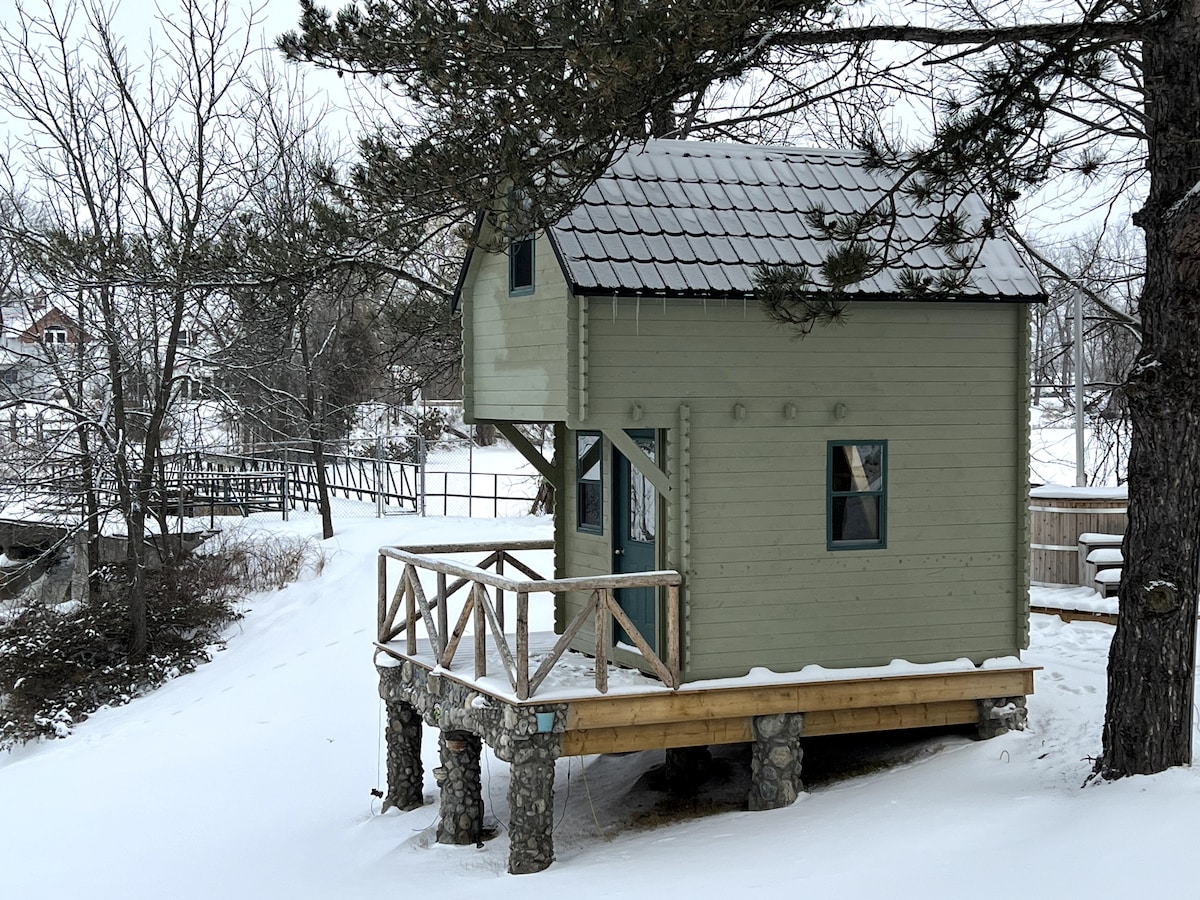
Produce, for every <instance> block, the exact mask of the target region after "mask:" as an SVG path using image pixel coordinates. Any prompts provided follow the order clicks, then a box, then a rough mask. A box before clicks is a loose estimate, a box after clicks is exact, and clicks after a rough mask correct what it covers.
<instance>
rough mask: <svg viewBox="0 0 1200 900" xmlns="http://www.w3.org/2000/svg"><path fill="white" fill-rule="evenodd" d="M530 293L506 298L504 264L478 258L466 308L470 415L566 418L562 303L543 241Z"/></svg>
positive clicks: (491, 256)
mask: <svg viewBox="0 0 1200 900" xmlns="http://www.w3.org/2000/svg"><path fill="white" fill-rule="evenodd" d="M534 272H535V275H534V288H535V290H534V292H533V293H532V294H525V295H517V296H509V293H508V256H507V255H506V254H504V253H483V252H482V251H477V252H476V253H475V254H474V257H473V259H472V267H471V278H470V280H469V281H468V285H467V288H466V291H465V293H466V295H467V296H466V297H465V299H464V302H465V303H466V304H469V308H468V309H467V310H465V313H466V317H465V319H464V327H465V328H468V329H469V330H470V334H469V335H468V337H467V339H465V340H464V350H465V351H466V353H467V354H468V360H467V369H468V376H467V379H466V380H467V383H468V385H469V390H470V394H471V401H470V405H471V411H472V413H473V415H474V416H475V417H477V418H480V419H500V420H502V421H515V422H552V421H563V420H564V419H565V418H566V404H567V299H566V296H565V293H564V288H563V280H562V272H561V271H560V269H559V267H558V262H557V260H556V259H555V257H554V251H553V249H551V247H550V245H549V242H548V241H547V239H546V237H545V235H539V236H538V240H537V244H536V246H535V248H534Z"/></svg>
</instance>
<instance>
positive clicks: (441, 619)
mask: <svg viewBox="0 0 1200 900" xmlns="http://www.w3.org/2000/svg"><path fill="white" fill-rule="evenodd" d="M449 603H450V600H449V598H447V597H446V573H445V572H438V573H437V620H438V634H440V635H441V636H442V637H443V638H448V637H449V635H450V632H449V630H448V629H447V625H449V619H450V613H449V611H448V610H447V609H446V607H447V606H448V605H449ZM443 649H444V648H443Z"/></svg>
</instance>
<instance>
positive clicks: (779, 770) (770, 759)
mask: <svg viewBox="0 0 1200 900" xmlns="http://www.w3.org/2000/svg"><path fill="white" fill-rule="evenodd" d="M753 729H754V745H753V748H752V750H751V753H752V756H751V761H750V797H749V802H750V809H751V810H752V811H758V810H763V809H782V808H783V807H785V806H791V805H792V804H793V803H795V802H796V798H797V797H798V796H800V791H802V790H803V789H804V785H803V784H802V783H801V781H800V763H801V761H802V760H803V759H804V751H803V750H802V749H801V747H800V732H801V731H803V730H804V715H803V714H802V713H780V714H778V715H773V716H755V717H754V721H753Z"/></svg>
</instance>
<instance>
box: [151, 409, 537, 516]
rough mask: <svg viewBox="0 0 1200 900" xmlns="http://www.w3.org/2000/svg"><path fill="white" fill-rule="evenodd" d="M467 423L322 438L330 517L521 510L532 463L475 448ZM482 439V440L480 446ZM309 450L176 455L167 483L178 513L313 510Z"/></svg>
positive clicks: (313, 469)
mask: <svg viewBox="0 0 1200 900" xmlns="http://www.w3.org/2000/svg"><path fill="white" fill-rule="evenodd" d="M480 437H481V436H479V435H477V434H476V433H475V428H474V427H470V428H467V429H462V428H457V427H451V428H450V429H449V430H447V431H444V432H443V433H442V435H441V436H440V437H439V438H438V439H437V440H433V441H426V440H424V439H423V438H422V437H421V436H420V435H419V434H412V435H406V436H404V437H403V438H402V439H396V438H392V437H383V436H380V437H377V438H375V439H373V440H362V439H360V440H355V441H345V442H339V443H336V444H334V443H327V444H326V445H325V446H324V447H323V448H322V454H321V455H322V457H323V459H322V466H321V468H323V471H324V481H325V484H326V488H327V490H328V493H329V497H330V510H331V512H332V514H333V516H334V517H335V518H337V517H347V518H348V517H362V516H377V517H382V516H388V515H423V516H477V517H489V518H490V517H502V516H519V515H528V514H529V513H530V512H531V510H532V509H533V505H534V502H535V500H536V498H537V496H538V491H539V488H540V486H541V482H540V478H539V476H537V475H536V473H535V472H534V471H533V469H532V467H531V466H529V464H528V463H527V462H525V460H524V459H523V458H522V457H521V456H520V454H519V453H518V452H517V451H516V450H514V449H513V448H512V447H510V446H508V445H507V444H506V443H503V442H501V441H496V442H495V443H492V444H491V445H490V446H479V442H480ZM489 439H490V435H489V436H487V437H484V438H483V440H484V441H485V442H486V441H487V440H489ZM317 469H318V465H317V459H316V456H315V454H314V453H313V451H312V449H311V447H306V446H301V445H271V446H263V445H260V446H256V447H254V448H252V449H210V450H206V451H204V452H202V453H195V454H187V455H186V457H185V458H181V459H180V460H179V462H178V464H177V467H175V471H174V472H173V473H172V477H170V478H169V479H168V480H169V481H172V482H174V486H173V488H172V490H171V493H172V495H173V496H174V497H175V498H176V499H177V502H178V503H179V505H180V507H181V511H182V512H183V513H184V514H185V515H199V516H204V515H208V516H212V517H215V516H219V515H234V514H239V513H240V514H246V513H250V512H272V511H278V512H279V513H280V515H281V516H282V517H283V518H287V517H288V516H289V515H290V514H292V513H315V512H316V511H317V510H318V509H319V507H318V498H319V494H320V482H321V478H320V474H319V473H318V471H317Z"/></svg>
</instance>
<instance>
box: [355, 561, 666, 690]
mask: <svg viewBox="0 0 1200 900" xmlns="http://www.w3.org/2000/svg"><path fill="white" fill-rule="evenodd" d="M553 547H554V542H553V541H519V542H513V541H508V542H500V543H478V544H436V545H423V546H410V547H382V548H380V550H379V571H378V588H379V594H378V622H377V625H378V629H377V641H378V644H379V645H380V646H381V648H382V649H384V650H387V647H386V645H387V644H388V643H390V642H391V641H394V640H396V639H397V638H398V637H399V636H400V635H401V634H404V635H405V638H406V643H405V656H406V657H407V658H412V659H413V661H414V662H420V663H422V664H423V665H424V664H425V661H424V660H420V659H418V658H417V657H418V640H417V622H418V620H419V621H421V622H422V624H423V625H424V627H425V633H426V634H427V635H428V637H429V641H430V644H431V646H432V657H433V658H432V660H431V661H430V662H431V663H432V665H436V666H438V667H439V668H442V669H446V670H449V669H450V668H451V666H452V665H453V663H454V657H455V654H456V653H457V651H458V646H459V644H460V642H461V641H462V638H463V636H464V635H465V634H466V629H467V624H468V622H470V623H472V636H471V640H472V642H473V644H474V658H475V667H474V672H475V677H476V678H482V677H483V676H485V675H486V674H487V652H488V650H487V635H488V632H489V631H490V632H491V635H492V640H493V642H494V647H495V649H496V651H497V652H498V653H499V656H500V661H501V664H502V666H503V668H504V672H505V675H506V676H507V677H508V681H509V684H510V685H511V686H512V689H513V690H514V691H515V692H516V695H517V698H518V699H519V700H527V699H529V698H530V697H532V696H533V695H534V694H535V693H536V691H537V689H538V687H539V686H540V685H541V684H542V682H543V681H544V680H545V679H546V676H547V675H549V674H550V672H551V670H552V669H553V668H554V666H555V664H556V663H557V662H558V661H559V660H560V659H561V658H562V656H563V654H564V653H565V652H566V651H567V648H568V647H569V646H570V644H571V642H572V641H573V640H574V639H575V637H576V635H578V633H579V631H580V630H581V629H582V628H583V626H584V624H586V623H587V622H588V621H591V622H593V623H594V631H595V636H596V642H595V658H596V665H595V683H596V690H597V691H599V692H600V693H602V694H603V693H605V692H607V690H608V651H609V644H610V642H611V635H612V624H613V622H614V621H615V622H616V623H617V624H619V625H620V626H621V628H623V629H624V631H625V633H626V634H627V635H628V636H629V638H630V640H632V641H633V643H634V645H635V646H636V647H637V648H638V650H639V651H640V652H641V654H642V658H643V659H644V660H645V661H646V663H647V665H648V667H649V668H650V670H651V671H652V672H653V673H654V674H655V675H656V676H657V677H658V678H659V679H660V680H661V681H662V682H663V684H665V685H667V686H668V687H671V688H677V687H678V686H679V646H680V641H679V586H680V585H681V584H682V583H683V577H682V576H681V575H680V574H679V573H678V572H673V571H670V570H663V571H653V572H634V573H628V574H623V575H599V576H590V577H581V578H554V579H551V578H543V577H542V576H541V575H539V574H538V573H537V572H535V571H533V570H532V569H530V568H529V567H528V566H527V565H526V564H525V563H523V562H522V561H521V560H519V559H517V558H516V557H515V556H513V555H512V554H513V553H514V552H516V551H519V550H550V549H553ZM475 552H483V553H487V554H488V555H487V556H486V557H485V558H484V559H483V560H481V561H480V563H479V564H478V565H475V566H472V565H468V564H465V563H458V562H454V561H451V560H446V559H438V558H435V557H434V556H432V555H431V554H445V553H475ZM389 559H393V560H397V561H399V562H401V563H403V564H404V570H403V572H402V574H401V576H400V580H399V583H398V584H397V585H396V588H395V591H394V592H393V593H389V589H388V560H389ZM506 563H507V564H509V565H511V566H512V567H513V568H515V569H517V571H519V572H520V573H521V574H522V575H524V576H525V578H524V579H516V578H511V577H508V576H506V575H505V574H504V570H505V564H506ZM489 567H495V571H494V572H491V571H487V570H488V568H489ZM419 570H426V571H430V572H434V573H436V575H437V591H436V594H435V595H434V597H433V598H429V597H428V596H427V595H426V593H425V590H424V588H423V587H422V586H421V580H420V576H419ZM448 576H450V577H454V578H456V579H457V580H456V581H454V582H453V583H447V577H448ZM467 586H469V591H468V595H467V598H466V601H465V602H464V603H463V606H462V609H461V611H460V613H459V615H458V618H457V619H456V620H455V624H454V627H453V629H451V628H450V618H449V611H448V607H449V599H450V597H451V596H453V595H454V594H455V593H456V592H457V591H459V590H460V589H462V588H464V587H467ZM628 587H666V588H667V603H666V607H667V609H666V619H667V621H666V656H667V659H666V660H665V661H664V660H663V659H661V658H660V657H659V655H658V653H657V652H656V651H655V650H654V649H653V648H652V647H651V646H650V645H649V643H647V641H646V639H645V638H644V637H643V636H642V634H641V632H639V631H638V629H637V628H636V627H635V626H634V624H633V623H632V622H631V621H630V620H629V618H628V616H626V614H625V611H624V610H622V609H621V607H620V605H619V604H618V603H617V601H616V598H615V595H614V591H616V590H618V589H620V588H628ZM488 588H491V589H492V590H493V592H494V594H489V593H488ZM566 592H581V593H587V592H590V594H591V596H590V597H589V599H588V601H587V602H586V603H585V604H584V606H583V608H582V609H581V610H580V611H579V612H578V613H577V614H576V616H575V618H574V619H572V620H571V621H570V622H569V623H568V624H567V627H566V628H565V629H564V631H563V634H562V635H561V636H560V637H559V639H558V642H557V643H556V644H555V645H554V647H553V649H552V650H551V651H550V653H549V654H548V655H547V656H546V657H545V658H544V659H543V660H542V662H541V664H540V665H539V666H538V668H537V670H536V671H534V672H532V673H531V672H530V670H529V669H530V662H529V661H530V652H529V595H530V594H531V593H551V594H559V593H566ZM506 593H512V594H514V595H515V596H516V607H517V608H516V634H515V635H514V636H513V637H514V638H515V647H514V646H510V644H509V635H508V634H506V633H505V630H504V618H505V594H506ZM402 613H403V616H401V614H402ZM388 652H390V651H388ZM432 665H430V666H429V667H430V668H432Z"/></svg>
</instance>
